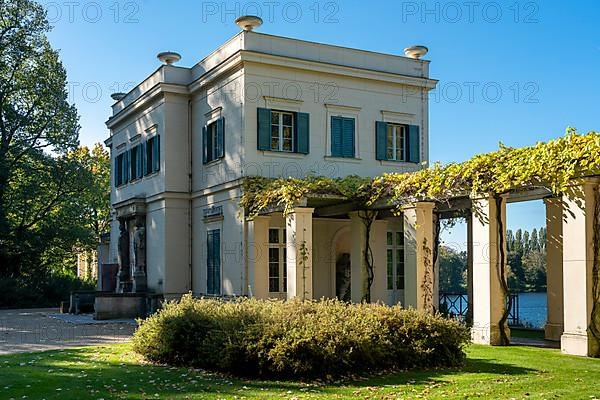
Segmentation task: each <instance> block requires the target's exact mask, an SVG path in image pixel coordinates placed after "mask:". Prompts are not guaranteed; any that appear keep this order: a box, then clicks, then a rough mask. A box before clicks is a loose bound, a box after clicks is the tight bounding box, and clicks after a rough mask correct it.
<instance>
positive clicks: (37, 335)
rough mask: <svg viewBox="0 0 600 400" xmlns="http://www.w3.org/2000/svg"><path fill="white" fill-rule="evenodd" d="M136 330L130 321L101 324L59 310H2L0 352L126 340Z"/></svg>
mask: <svg viewBox="0 0 600 400" xmlns="http://www.w3.org/2000/svg"><path fill="white" fill-rule="evenodd" d="M134 330H135V323H134V321H131V320H120V321H115V322H112V321H111V322H106V321H102V322H100V323H99V321H94V320H93V319H92V318H91V315H81V316H69V315H61V314H57V310H56V309H30V310H0V355H2V354H12V353H20V352H30V351H43V350H54V349H63V348H65V347H76V346H91V345H98V344H106V343H117V342H124V341H127V340H129V338H130V337H131V335H132V334H133V332H134Z"/></svg>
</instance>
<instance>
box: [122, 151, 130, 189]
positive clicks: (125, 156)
mask: <svg viewBox="0 0 600 400" xmlns="http://www.w3.org/2000/svg"><path fill="white" fill-rule="evenodd" d="M127 182H129V151H126V152H125V153H123V183H127Z"/></svg>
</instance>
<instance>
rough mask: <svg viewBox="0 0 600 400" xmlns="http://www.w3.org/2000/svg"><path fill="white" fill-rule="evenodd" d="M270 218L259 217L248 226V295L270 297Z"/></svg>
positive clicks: (249, 222) (261, 297) (262, 297)
mask: <svg viewBox="0 0 600 400" xmlns="http://www.w3.org/2000/svg"><path fill="white" fill-rule="evenodd" d="M270 221H271V217H270V216H264V215H259V216H256V217H254V218H253V219H252V220H250V221H248V225H247V235H248V236H247V237H248V239H247V244H246V252H247V257H248V258H247V262H248V272H247V274H248V277H247V285H248V287H247V288H246V290H247V295H248V296H254V297H257V298H259V299H266V298H268V297H269V245H268V243H269V223H270Z"/></svg>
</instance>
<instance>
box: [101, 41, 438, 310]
mask: <svg viewBox="0 0 600 400" xmlns="http://www.w3.org/2000/svg"><path fill="white" fill-rule="evenodd" d="M436 82H437V81H435V80H433V79H430V78H429V62H428V61H425V60H421V59H415V58H409V57H403V56H396V55H388V54H380V53H374V52H369V51H363V50H356V49H349V48H342V47H337V46H331V45H325V44H319V43H312V42H306V41H302V40H295V39H289V38H284V37H277V36H271V35H266V34H262V33H257V32H253V31H242V32H240V33H239V34H237V35H236V36H234V37H233V38H232V39H230V40H229V41H227V42H226V43H225V44H223V45H222V46H221V47H219V48H218V49H217V50H215V51H214V52H213V53H211V54H210V55H208V56H207V57H206V58H204V59H203V60H202V61H200V62H199V63H197V64H196V65H194V66H193V67H191V68H184V67H179V66H175V65H167V64H165V65H161V66H160V67H159V68H158V70H156V71H155V72H154V73H152V74H151V75H150V76H149V77H148V78H147V79H146V80H144V81H143V82H141V83H140V84H139V85H138V86H137V87H135V88H134V89H133V90H132V91H131V92H129V93H128V94H127V95H124V97H123V98H120V99H119V100H118V101H117V102H116V103H115V104H114V105H113V115H112V116H111V117H110V119H109V120H108V122H107V125H108V127H109V129H110V131H111V134H110V138H109V139H108V140H106V144H107V146H108V147H109V148H110V149H111V162H112V166H113V168H112V176H111V182H112V190H111V203H112V206H113V208H114V212H113V220H112V225H111V240H110V243H111V244H110V252H109V260H108V262H109V263H113V264H119V265H120V270H119V277H118V279H119V282H118V283H117V290H118V291H122V292H128V291H133V292H135V291H136V290H137V291H145V290H148V291H150V292H153V293H156V294H162V295H164V296H165V297H166V298H169V297H178V296H180V295H181V294H183V293H186V292H189V291H191V292H193V293H194V294H196V295H214V296H236V295H237V296H239V295H247V296H255V297H258V298H271V297H276V298H291V297H296V296H302V297H310V298H321V297H328V298H334V297H336V296H337V297H340V298H346V299H352V300H355V301H359V300H360V299H361V297H362V295H363V293H362V277H361V275H362V271H361V269H360V265H361V261H360V260H361V258H362V248H363V247H362V246H363V244H362V241H361V237H362V236H361V235H362V234H363V233H364V232H363V231H362V229H361V226H362V224H361V223H360V217H359V215H358V214H357V213H356V212H348V211H344V210H343V209H341V210H340V209H335V202H331V204H329V203H328V202H327V200H326V199H320V200H318V201H317V200H315V201H314V202H305V204H303V205H302V206H301V207H298V208H297V209H296V210H295V212H294V213H292V214H293V215H291V216H290V215H288V216H284V215H283V213H282V212H281V210H274V211H273V212H272V213H269V214H266V215H261V216H259V217H256V218H253V219H249V218H248V217H247V216H246V215H245V211H244V210H243V209H242V208H241V207H240V206H239V201H240V196H241V194H242V190H243V188H242V183H243V178H244V177H247V176H265V177H289V176H293V177H304V176H307V175H308V174H314V175H323V176H329V177H342V176H348V175H360V176H377V175H381V174H383V173H385V172H405V171H414V170H417V169H419V168H424V167H426V166H427V162H428V154H429V152H428V148H429V129H428V109H429V104H428V92H429V91H430V90H431V89H433V88H434V87H435V85H436ZM404 225H405V224H404V220H403V218H402V217H398V216H393V215H392V214H391V213H387V214H385V213H382V214H381V215H380V217H379V218H378V219H377V221H376V222H375V224H374V228H373V229H374V230H373V234H372V244H371V246H372V249H373V254H374V266H375V267H374V269H375V271H374V272H375V279H374V283H373V289H372V293H373V294H372V298H373V300H381V301H384V302H386V303H388V304H394V303H398V302H401V303H403V304H414V303H415V301H416V299H415V296H416V295H415V294H412V295H411V294H410V293H409V294H407V293H406V287H405V276H406V274H409V275H410V274H411V271H410V269H411V266H410V265H413V269H414V262H412V263H411V261H410V260H409V258H410V254H411V252H412V253H414V245H412V244H411V243H414V238H413V239H409V238H407V237H405V229H404ZM136 235H137V236H136ZM300 235H302V240H300V239H299V236H300ZM140 238H142V239H140ZM144 238H145V240H144ZM140 240H141V241H140ZM142 242H144V243H142ZM300 242H302V245H303V246H304V247H307V246H308V254H309V255H310V256H309V257H308V258H309V260H308V261H307V263H306V265H305V266H304V267H303V268H301V269H302V272H300V268H298V263H300V261H299V257H300V250H299V246H300ZM411 246H412V247H413V248H412V249H411V248H410V247H411ZM140 248H143V249H142V250H140ZM413 258H414V257H413ZM409 292H410V290H409ZM409 297H410V298H409Z"/></svg>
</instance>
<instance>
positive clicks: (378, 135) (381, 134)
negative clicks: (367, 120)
mask: <svg viewBox="0 0 600 400" xmlns="http://www.w3.org/2000/svg"><path fill="white" fill-rule="evenodd" d="M375 159H377V160H387V123H386V122H383V121H377V122H375Z"/></svg>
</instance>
